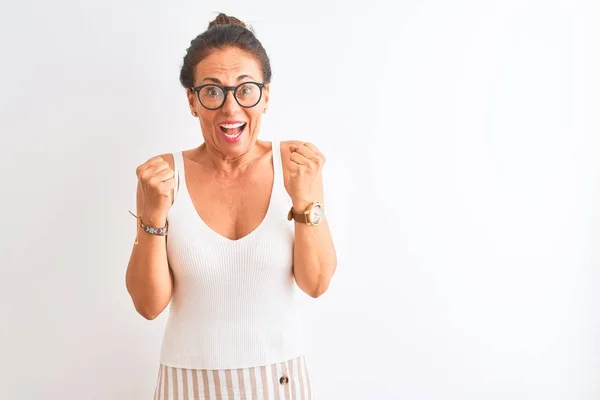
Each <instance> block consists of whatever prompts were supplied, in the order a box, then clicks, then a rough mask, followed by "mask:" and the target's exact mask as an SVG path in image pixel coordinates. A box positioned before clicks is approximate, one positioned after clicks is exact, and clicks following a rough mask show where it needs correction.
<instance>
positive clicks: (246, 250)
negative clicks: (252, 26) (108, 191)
mask: <svg viewBox="0 0 600 400" xmlns="http://www.w3.org/2000/svg"><path fill="white" fill-rule="evenodd" d="M270 80H271V67H270V63H269V58H268V57H267V54H266V52H265V50H264V48H263V47H262V45H261V43H260V42H259V41H258V39H256V37H255V36H254V34H253V33H252V32H251V31H250V30H248V29H247V28H246V27H245V25H244V24H243V23H242V22H241V21H239V20H238V19H236V18H233V17H228V16H226V15H224V14H220V15H219V16H218V17H217V18H216V19H215V20H214V21H213V22H211V23H210V24H209V27H208V29H207V30H206V31H205V32H204V33H202V34H201V35H199V36H198V37H196V38H195V39H194V40H193V41H192V42H191V46H190V47H189V49H188V50H187V54H186V55H185V57H184V61H183V66H182V68H181V74H180V81H181V83H182V85H183V86H184V87H185V89H186V93H187V99H188V102H189V107H190V110H191V113H192V115H193V116H194V117H196V118H198V120H199V122H200V129H201V132H202V135H203V138H204V141H203V143H202V144H201V145H200V146H199V147H198V148H195V149H191V150H186V151H183V152H179V153H175V154H163V155H161V156H158V157H153V158H151V159H150V160H148V161H146V162H145V163H143V164H142V165H140V166H139V167H138V168H137V176H138V188H137V213H138V215H137V218H138V235H137V238H136V242H135V246H134V247H133V250H132V253H131V258H130V261H129V265H128V267H127V289H128V291H129V293H130V295H131V298H132V300H133V303H134V305H135V308H136V310H137V311H138V312H139V313H140V314H141V315H142V316H144V317H145V318H147V319H154V318H156V317H157V316H158V315H159V314H160V313H161V312H162V311H163V310H164V309H165V308H166V306H167V305H168V304H169V302H170V303H171V306H170V313H169V319H168V322H167V327H166V331H165V335H164V338H163V344H162V350H161V356H160V362H161V365H160V368H159V378H158V383H157V387H156V391H155V398H156V399H229V398H231V399H233V398H236V399H237V398H240V399H263V398H264V399H282V400H283V399H298V400H300V399H306V400H309V399H312V389H311V383H310V379H309V374H308V370H307V366H306V360H305V359H304V356H303V351H304V350H303V337H302V323H301V320H300V316H299V311H298V307H297V304H296V302H297V294H298V293H302V292H304V293H306V294H308V295H309V296H311V297H314V298H316V297H318V296H320V295H321V294H323V293H324V292H325V291H326V290H327V288H328V285H329V282H330V279H331V277H332V276H333V273H334V271H335V269H336V253H335V249H334V245H333V240H332V237H331V233H330V231H329V227H328V224H327V219H326V218H325V215H324V211H323V210H324V209H323V183H322V177H321V169H322V167H323V164H324V162H325V158H324V156H323V154H322V153H321V152H320V151H319V149H318V148H317V147H315V146H314V145H312V144H310V143H302V142H298V141H286V142H282V143H277V142H273V143H270V142H265V141H261V140H258V135H259V132H260V126H261V118H262V114H263V113H264V112H266V110H267V105H268V102H269V88H270ZM298 288H300V289H301V291H299V290H298Z"/></svg>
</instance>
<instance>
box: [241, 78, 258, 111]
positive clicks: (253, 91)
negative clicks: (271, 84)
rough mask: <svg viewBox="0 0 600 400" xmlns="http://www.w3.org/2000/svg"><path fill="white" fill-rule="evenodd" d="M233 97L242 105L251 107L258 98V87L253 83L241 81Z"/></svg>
mask: <svg viewBox="0 0 600 400" xmlns="http://www.w3.org/2000/svg"><path fill="white" fill-rule="evenodd" d="M235 97H236V99H237V101H238V102H239V103H240V104H241V105H242V106H243V107H253V106H255V105H256V104H257V103H258V102H259V100H260V87H259V86H258V85H257V84H255V83H243V84H242V85H240V86H239V87H238V89H237V91H236V92H235Z"/></svg>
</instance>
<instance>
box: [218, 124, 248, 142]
mask: <svg viewBox="0 0 600 400" xmlns="http://www.w3.org/2000/svg"><path fill="white" fill-rule="evenodd" d="M246 125H247V124H246V122H241V121H231V122H230V121H227V122H225V123H220V124H219V129H220V130H221V133H222V134H223V138H224V139H225V140H227V141H228V142H236V141H238V140H239V138H240V137H241V136H242V133H243V132H244V129H245V128H246Z"/></svg>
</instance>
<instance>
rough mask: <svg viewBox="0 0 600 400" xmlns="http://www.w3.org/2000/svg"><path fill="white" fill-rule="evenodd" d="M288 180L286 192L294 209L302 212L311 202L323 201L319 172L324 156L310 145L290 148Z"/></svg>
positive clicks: (305, 144) (323, 163)
mask: <svg viewBox="0 0 600 400" xmlns="http://www.w3.org/2000/svg"><path fill="white" fill-rule="evenodd" d="M288 165H289V179H288V187H287V188H286V189H287V192H288V194H289V195H290V197H291V198H292V201H293V203H294V208H298V209H297V211H304V208H305V207H306V206H307V205H308V204H310V203H311V202H313V201H323V199H322V198H321V197H322V196H323V187H322V179H321V170H322V168H323V165H325V156H324V155H323V153H321V151H319V149H317V147H316V146H315V145H313V144H312V143H303V144H301V145H299V146H290V160H289V164H288Z"/></svg>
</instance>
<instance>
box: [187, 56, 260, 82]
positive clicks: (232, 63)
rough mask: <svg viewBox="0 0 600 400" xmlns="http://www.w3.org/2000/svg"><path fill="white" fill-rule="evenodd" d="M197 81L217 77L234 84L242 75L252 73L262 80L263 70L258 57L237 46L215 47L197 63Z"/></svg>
mask: <svg viewBox="0 0 600 400" xmlns="http://www.w3.org/2000/svg"><path fill="white" fill-rule="evenodd" d="M194 72H195V74H194V78H195V81H196V82H195V83H196V84H198V83H199V82H200V81H202V80H203V79H204V78H216V79H218V80H220V81H221V82H222V83H223V84H234V83H235V82H236V79H237V78H238V76H240V75H250V76H252V77H253V78H254V79H256V80H259V81H261V80H262V72H261V69H260V66H259V64H258V62H257V61H256V59H255V58H254V57H253V56H252V55H251V54H249V53H248V52H246V51H243V50H240V49H238V48H235V47H228V48H225V49H215V50H213V51H211V53H210V54H209V55H208V56H207V57H205V58H204V59H203V60H202V61H200V62H199V63H198V65H196V68H195V71H194Z"/></svg>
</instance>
